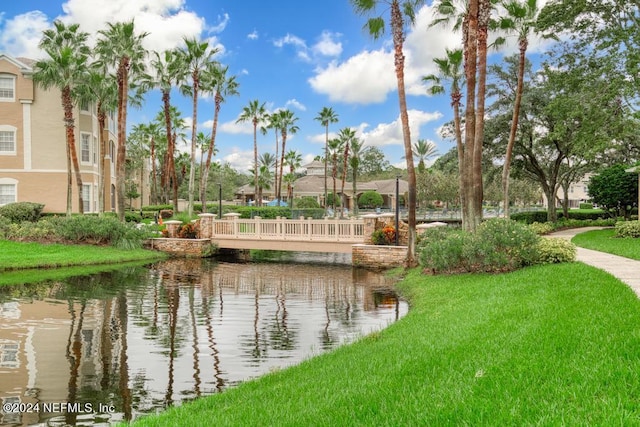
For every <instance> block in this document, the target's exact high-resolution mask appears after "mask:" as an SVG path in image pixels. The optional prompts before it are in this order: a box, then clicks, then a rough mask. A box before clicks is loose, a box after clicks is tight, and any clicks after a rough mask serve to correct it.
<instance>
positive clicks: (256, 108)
mask: <svg viewBox="0 0 640 427" xmlns="http://www.w3.org/2000/svg"><path fill="white" fill-rule="evenodd" d="M264 104H265V103H264V102H263V103H262V104H260V101H258V100H257V99H254V100H253V101H249V105H247V106H246V107H244V108H243V109H242V113H241V114H240V117H238V120H236V123H242V122H248V121H250V122H251V124H252V125H253V174H254V175H253V194H255V197H256V206H262V200H261V199H258V172H259V171H258V125H259V124H261V123H262V122H263V121H264V120H265V119H266V117H267V110H266V108H265V106H264Z"/></svg>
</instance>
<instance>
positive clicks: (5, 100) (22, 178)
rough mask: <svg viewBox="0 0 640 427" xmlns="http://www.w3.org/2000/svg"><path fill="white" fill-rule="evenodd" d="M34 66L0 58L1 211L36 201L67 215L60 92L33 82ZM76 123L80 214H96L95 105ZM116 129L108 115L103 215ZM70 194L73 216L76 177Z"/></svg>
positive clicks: (79, 110) (111, 199)
mask: <svg viewBox="0 0 640 427" xmlns="http://www.w3.org/2000/svg"><path fill="white" fill-rule="evenodd" d="M34 64H35V61H33V60H30V59H26V58H13V57H11V56H8V55H5V54H2V53H0V206H2V205H5V204H7V203H12V202H37V203H42V204H44V205H45V207H44V211H45V212H65V211H66V206H67V154H66V138H65V128H64V123H63V110H62V105H61V100H60V91H59V90H57V89H51V90H44V89H42V87H40V86H38V85H36V84H35V83H34V82H33V79H32V76H33V66H34ZM74 118H75V121H76V126H75V138H76V149H77V154H78V161H79V163H80V172H81V176H82V183H83V185H82V192H83V203H84V212H98V209H99V206H98V194H99V193H98V191H99V188H98V186H99V182H100V176H99V162H100V161H101V160H100V158H99V157H100V151H99V146H98V142H99V133H100V131H101V130H100V129H99V126H98V118H97V115H96V108H95V105H92V104H84V105H79V106H78V107H76V109H75V111H74ZM116 128H117V126H116V120H115V113H111V114H109V115H108V118H107V123H106V129H103V130H102V132H103V135H104V141H105V145H106V147H105V156H104V159H102V161H103V165H104V166H103V167H104V171H105V182H104V210H105V211H112V210H115V206H116V203H115V194H116V191H115V183H116V179H115V176H116V175H115V172H116V170H115V163H114V162H115V158H116V157H115V155H116V144H117V139H116ZM139 181H140V179H139V178H138V179H137V180H136V182H138V183H139ZM138 185H139V184H138ZM72 190H73V198H72V200H73V212H78V211H79V209H78V196H77V186H76V185H75V177H74V181H73V185H72ZM138 191H139V190H138ZM144 193H146V194H145V195H147V194H148V192H147V191H144ZM134 202H137V203H134V207H136V208H137V207H139V204H140V200H139V199H138V200H137V201H134Z"/></svg>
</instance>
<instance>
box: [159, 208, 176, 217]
mask: <svg viewBox="0 0 640 427" xmlns="http://www.w3.org/2000/svg"><path fill="white" fill-rule="evenodd" d="M159 215H160V218H162V219H169V218H171V217H172V216H173V209H162V210H161V211H160V214H159Z"/></svg>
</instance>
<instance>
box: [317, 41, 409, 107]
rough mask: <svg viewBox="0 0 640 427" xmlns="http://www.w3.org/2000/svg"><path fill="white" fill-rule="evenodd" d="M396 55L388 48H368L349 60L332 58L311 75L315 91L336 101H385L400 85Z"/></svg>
mask: <svg viewBox="0 0 640 427" xmlns="http://www.w3.org/2000/svg"><path fill="white" fill-rule="evenodd" d="M392 65H393V55H392V54H391V53H390V52H387V51H384V50H375V51H364V52H361V53H359V54H358V55H355V56H352V57H351V58H349V59H348V60H347V61H346V62H343V63H338V62H337V61H332V62H331V63H330V64H329V65H328V66H326V67H325V68H319V69H318V70H317V74H316V75H315V76H314V77H312V78H310V79H309V80H308V81H309V84H310V85H311V87H312V88H313V90H314V91H316V92H318V93H321V94H325V95H328V96H329V100H330V101H333V102H347V103H354V104H370V103H377V102H384V101H385V100H386V98H387V94H388V93H389V92H390V91H391V90H393V89H394V88H395V87H397V83H396V78H395V74H394V71H393V66H392Z"/></svg>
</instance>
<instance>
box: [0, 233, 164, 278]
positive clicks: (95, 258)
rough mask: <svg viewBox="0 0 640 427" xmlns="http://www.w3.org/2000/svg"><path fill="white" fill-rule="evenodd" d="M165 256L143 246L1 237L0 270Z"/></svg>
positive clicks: (149, 258)
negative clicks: (78, 243) (4, 238)
mask: <svg viewBox="0 0 640 427" xmlns="http://www.w3.org/2000/svg"><path fill="white" fill-rule="evenodd" d="M164 256H165V255H164V254H162V253H160V252H155V251H149V250H145V249H135V250H125V249H116V248H114V247H111V246H89V245H61V244H40V243H22V242H13V241H9V240H0V271H5V270H16V269H25V268H54V267H68V266H74V265H93V264H107V263H122V262H128V261H141V260H149V261H152V260H157V259H161V258H163V257H164Z"/></svg>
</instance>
